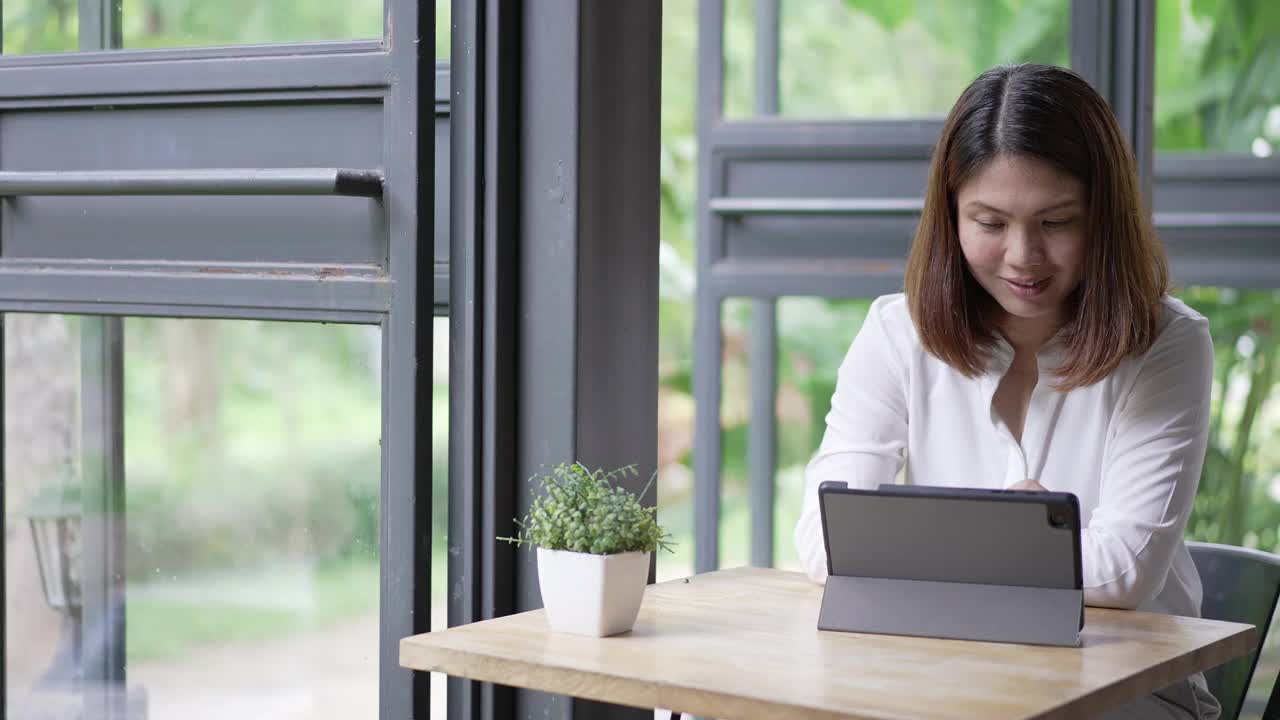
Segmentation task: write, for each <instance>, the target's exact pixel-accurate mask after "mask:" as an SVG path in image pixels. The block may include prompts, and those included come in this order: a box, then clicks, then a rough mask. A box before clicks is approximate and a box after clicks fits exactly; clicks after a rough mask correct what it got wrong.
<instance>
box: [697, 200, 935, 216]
mask: <svg viewBox="0 0 1280 720" xmlns="http://www.w3.org/2000/svg"><path fill="white" fill-rule="evenodd" d="M710 207H711V212H713V213H716V214H717V215H731V216H737V215H919V214H920V211H921V210H923V209H924V200H923V199H920V198H712V199H711V202H710Z"/></svg>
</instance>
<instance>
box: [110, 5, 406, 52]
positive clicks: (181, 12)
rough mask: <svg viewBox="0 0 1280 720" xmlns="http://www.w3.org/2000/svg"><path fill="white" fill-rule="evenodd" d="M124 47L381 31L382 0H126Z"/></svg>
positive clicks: (346, 36) (364, 36)
mask: <svg viewBox="0 0 1280 720" xmlns="http://www.w3.org/2000/svg"><path fill="white" fill-rule="evenodd" d="M123 13H124V21H123V25H124V27H123V35H124V46H125V47H126V48H176V47H203V46H210V45H249V44H261V43H291V42H305V41H318V40H369V39H380V38H381V37H382V22H383V21H382V15H383V4H382V0H342V2H334V1H333V0H319V1H317V0H222V2H216V3H215V2H201V1H200V0H124V6H123Z"/></svg>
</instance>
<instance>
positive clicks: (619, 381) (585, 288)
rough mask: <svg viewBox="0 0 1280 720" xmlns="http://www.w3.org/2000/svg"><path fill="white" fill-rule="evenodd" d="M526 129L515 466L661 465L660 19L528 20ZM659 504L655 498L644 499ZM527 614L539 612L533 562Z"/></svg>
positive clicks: (565, 2) (635, 1)
mask: <svg viewBox="0 0 1280 720" xmlns="http://www.w3.org/2000/svg"><path fill="white" fill-rule="evenodd" d="M524 12H525V15H524V18H523V30H522V35H521V38H522V41H523V49H522V56H523V63H522V75H521V84H522V94H521V100H522V103H521V116H522V126H521V128H520V173H521V187H522V189H523V192H522V197H521V200H522V202H521V205H520V255H521V261H520V277H519V287H520V290H519V296H518V306H517V307H516V308H515V310H516V311H517V312H518V313H519V315H518V317H519V320H518V325H519V326H518V336H519V346H518V354H519V358H520V362H519V371H518V377H517V382H518V386H519V390H518V394H517V402H516V412H517V419H518V431H517V433H518V446H519V452H518V454H517V457H518V462H517V466H516V472H515V474H514V475H513V476H511V477H510V478H509V481H510V482H511V483H512V484H513V485H514V487H513V488H512V490H513V492H514V493H515V497H516V499H517V502H518V506H517V512H519V513H523V512H524V511H525V510H526V509H527V507H528V505H529V501H530V496H529V492H528V490H527V487H528V484H527V482H526V479H527V478H528V477H530V476H531V475H534V474H535V473H538V472H540V471H541V470H542V469H544V468H545V467H547V466H550V465H553V464H556V463H559V462H562V461H569V460H580V461H582V462H583V463H585V464H587V465H589V466H603V467H616V466H620V465H627V464H632V463H634V464H636V465H637V466H638V467H639V470H640V477H639V478H638V480H637V481H635V482H633V483H631V488H630V489H632V490H633V491H639V490H640V489H641V488H642V487H643V485H644V483H645V482H647V480H648V479H649V477H650V475H651V474H652V473H653V471H654V470H655V467H656V464H657V424H658V421H657V402H658V399H657V398H658V393H657V390H658V369H657V361H658V208H659V195H658V191H659V175H658V155H659V112H658V110H659V107H660V100H661V98H660V93H659V80H660V68H661V51H662V37H661V35H662V33H661V30H662V24H661V4H660V3H657V2H651V0H625V1H616V2H598V1H597V0H545V1H544V2H537V3H528V4H526V5H525V6H524ZM646 500H647V501H648V502H649V503H652V502H653V501H654V497H653V495H650V496H649V497H647V498H646ZM516 592H517V607H518V609H521V610H524V609H529V608H534V607H540V605H541V601H540V596H539V592H538V583H537V575H536V567H535V564H534V561H533V557H532V555H531V554H529V553H521V558H520V562H519V563H518V565H517V587H516ZM569 716H572V717H574V718H588V717H590V718H594V717H610V718H623V717H627V718H631V717H634V718H637V719H639V718H644V717H652V711H640V710H634V709H627V708H620V707H611V706H606V705H602V704H599V703H593V702H588V701H580V700H570V699H569V698H565V697H553V696H548V695H544V694H541V693H532V692H521V693H518V694H517V698H516V717H520V718H535V717H536V718H540V719H541V718H546V717H559V718H566V717H569Z"/></svg>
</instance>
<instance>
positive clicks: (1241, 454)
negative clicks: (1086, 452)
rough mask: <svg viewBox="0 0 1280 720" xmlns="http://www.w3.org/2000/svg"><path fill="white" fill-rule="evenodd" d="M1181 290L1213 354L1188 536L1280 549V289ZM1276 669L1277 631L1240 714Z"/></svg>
mask: <svg viewBox="0 0 1280 720" xmlns="http://www.w3.org/2000/svg"><path fill="white" fill-rule="evenodd" d="M1180 297H1181V298H1182V299H1183V300H1185V301H1186V302H1187V304H1189V305H1191V306H1192V307H1193V308H1195V309H1196V310H1197V311H1199V312H1200V313H1202V314H1204V315H1205V317H1207V318H1209V330H1210V333H1211V334H1212V336H1213V346H1214V350H1215V354H1216V357H1215V358H1214V382H1213V400H1212V415H1211V418H1210V426H1209V447H1208V451H1207V452H1206V455H1205V464H1204V471H1203V472H1202V473H1201V476H1200V489H1199V491H1198V493H1197V494H1196V502H1195V507H1194V509H1193V511H1192V513H1191V520H1190V523H1189V524H1188V526H1187V537H1188V538H1191V539H1193V540H1201V541H1205V542H1215V543H1225V544H1227V545H1240V546H1244V547H1250V548H1258V549H1261V550H1265V551H1267V552H1272V553H1280V534H1277V533H1278V532H1280V531H1278V529H1280V393H1278V392H1276V388H1277V387H1278V386H1280V372H1277V368H1276V365H1277V363H1280V291H1276V290H1236V289H1232V288H1219V287H1191V288H1187V289H1186V290H1184V291H1183V292H1182V293H1180ZM1273 627H1280V626H1276V625H1274V624H1273ZM1277 673H1280V634H1277V633H1274V632H1273V633H1271V634H1270V638H1269V639H1268V641H1267V643H1266V645H1265V646H1264V647H1263V653H1262V656H1261V657H1260V658H1259V660H1258V670H1257V673H1256V674H1255V675H1254V681H1253V683H1252V685H1250V687H1249V693H1248V700H1247V701H1246V703H1247V706H1246V711H1245V712H1243V713H1242V714H1241V716H1240V717H1241V718H1250V717H1253V718H1258V717H1259V716H1260V715H1261V708H1262V707H1264V706H1265V704H1266V702H1267V698H1268V697H1269V696H1270V692H1271V686H1272V683H1274V681H1275V679H1276V675H1277ZM1249 705H1251V706H1252V707H1253V708H1254V709H1253V710H1252V712H1251V711H1250V710H1249Z"/></svg>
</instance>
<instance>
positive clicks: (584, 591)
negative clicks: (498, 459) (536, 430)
mask: <svg viewBox="0 0 1280 720" xmlns="http://www.w3.org/2000/svg"><path fill="white" fill-rule="evenodd" d="M628 476H629V477H636V476H637V471H636V467H635V466H634V465H628V466H626V467H621V468H618V469H616V470H610V471H605V470H603V469H597V470H588V469H587V468H586V467H584V466H583V465H582V464H581V463H576V462H575V463H572V464H568V463H561V464H559V465H557V466H556V467H554V468H552V469H551V471H550V472H547V473H544V474H542V475H535V476H534V477H532V478H530V479H529V481H530V482H534V483H537V484H538V486H539V487H538V490H540V492H536V491H535V492H534V500H533V506H532V507H531V508H530V509H529V514H528V515H526V516H525V518H524V520H516V521H515V523H516V525H517V527H518V528H519V531H518V533H517V536H516V537H513V538H512V537H505V538H498V539H499V540H504V541H506V542H510V543H515V544H516V545H518V546H526V545H528V546H536V547H537V549H538V585H539V586H540V588H541V591H542V605H543V607H544V608H546V613H547V620H548V622H549V623H550V625H551V628H552V629H553V630H557V631H561V632H569V633H575V634H578V635H591V636H594V637H605V636H608V635H616V634H618V633H622V632H626V631H628V630H630V629H631V627H632V626H633V625H635V622H636V616H637V615H638V614H639V612H640V601H641V600H642V599H643V597H644V586H645V584H646V582H647V581H648V579H649V561H650V558H651V557H652V556H653V553H654V551H655V550H657V549H658V548H665V549H667V550H668V551H669V550H671V542H670V536H669V535H668V534H667V533H666V531H664V530H663V529H662V527H661V526H659V525H658V521H657V516H656V514H655V509H654V508H647V507H644V506H643V505H641V504H640V498H642V497H644V495H645V494H646V493H648V492H649V487H651V486H652V485H653V478H650V479H649V483H648V485H646V486H645V488H644V490H643V491H641V493H640V494H639V495H638V496H637V495H635V494H633V493H631V492H629V491H628V490H627V489H626V488H624V487H621V486H618V485H616V484H614V483H615V481H616V480H618V479H621V478H625V477H628ZM655 477H656V474H655Z"/></svg>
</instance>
